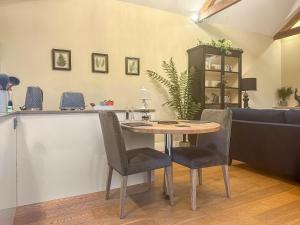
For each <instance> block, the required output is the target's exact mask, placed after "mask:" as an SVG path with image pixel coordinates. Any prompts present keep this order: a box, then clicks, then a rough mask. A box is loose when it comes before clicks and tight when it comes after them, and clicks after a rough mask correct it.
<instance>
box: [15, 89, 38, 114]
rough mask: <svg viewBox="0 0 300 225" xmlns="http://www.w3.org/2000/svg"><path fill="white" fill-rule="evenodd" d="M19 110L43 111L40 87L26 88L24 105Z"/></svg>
mask: <svg viewBox="0 0 300 225" xmlns="http://www.w3.org/2000/svg"><path fill="white" fill-rule="evenodd" d="M20 109H21V110H43V91H42V89H41V88H40V87H28V88H27V92H26V98H25V105H24V106H23V107H21V108H20Z"/></svg>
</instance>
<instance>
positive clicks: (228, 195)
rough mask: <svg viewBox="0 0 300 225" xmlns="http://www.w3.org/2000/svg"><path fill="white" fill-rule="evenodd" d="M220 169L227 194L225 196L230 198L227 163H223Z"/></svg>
mask: <svg viewBox="0 0 300 225" xmlns="http://www.w3.org/2000/svg"><path fill="white" fill-rule="evenodd" d="M222 171H223V177H224V184H225V189H226V194H227V197H228V198H230V196H231V187H230V180H229V172H228V165H223V166H222Z"/></svg>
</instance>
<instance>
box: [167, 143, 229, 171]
mask: <svg viewBox="0 0 300 225" xmlns="http://www.w3.org/2000/svg"><path fill="white" fill-rule="evenodd" d="M172 161H174V162H176V163H178V164H181V165H183V166H186V167H189V168H191V169H198V168H204V167H210V166H217V165H225V164H227V163H228V162H227V161H228V160H226V157H224V156H223V155H222V154H221V153H219V152H218V151H213V150H210V149H204V148H197V147H179V148H173V150H172Z"/></svg>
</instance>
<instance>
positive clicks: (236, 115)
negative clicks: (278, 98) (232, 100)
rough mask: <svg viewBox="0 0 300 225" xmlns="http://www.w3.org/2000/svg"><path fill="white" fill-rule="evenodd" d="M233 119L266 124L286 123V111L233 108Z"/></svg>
mask: <svg viewBox="0 0 300 225" xmlns="http://www.w3.org/2000/svg"><path fill="white" fill-rule="evenodd" d="M232 118H233V119H234V120H246V121H256V122H266V123H286V120H285V110H273V109H240V108H233V109H232Z"/></svg>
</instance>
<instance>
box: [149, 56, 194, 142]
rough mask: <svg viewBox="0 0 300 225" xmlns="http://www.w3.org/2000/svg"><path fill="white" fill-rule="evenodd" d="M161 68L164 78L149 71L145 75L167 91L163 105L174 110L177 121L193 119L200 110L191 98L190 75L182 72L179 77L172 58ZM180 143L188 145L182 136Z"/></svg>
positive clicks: (191, 79) (184, 136)
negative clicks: (164, 74) (166, 97)
mask: <svg viewBox="0 0 300 225" xmlns="http://www.w3.org/2000/svg"><path fill="white" fill-rule="evenodd" d="M162 68H163V70H164V71H165V73H166V77H164V76H161V75H159V74H157V73H156V72H154V71H151V70H147V75H148V76H149V77H150V78H151V79H153V80H155V81H157V82H159V83H160V84H161V85H162V86H163V87H164V88H166V89H167V92H168V99H167V101H166V102H165V103H164V105H168V106H169V107H170V108H171V109H172V110H174V111H175V113H176V115H177V119H179V120H190V119H193V118H194V116H195V114H196V113H197V112H198V111H199V110H200V105H199V104H198V103H197V102H196V101H195V100H194V99H193V97H192V82H193V78H192V76H191V74H190V73H188V72H187V71H184V72H182V73H180V75H179V74H178V72H177V69H176V66H175V63H174V61H173V59H172V58H171V59H170V62H169V63H168V62H166V61H163V63H162ZM182 142H183V143H181V145H187V144H188V141H187V138H186V135H183V141H182Z"/></svg>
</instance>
